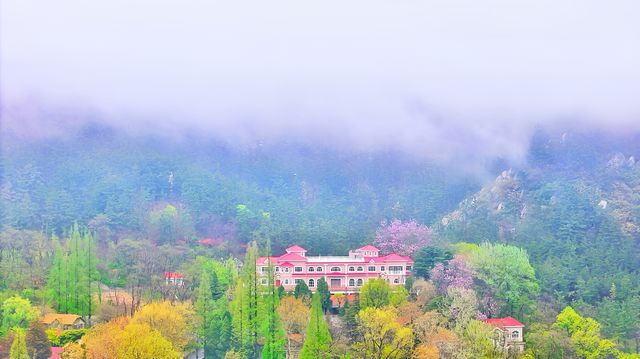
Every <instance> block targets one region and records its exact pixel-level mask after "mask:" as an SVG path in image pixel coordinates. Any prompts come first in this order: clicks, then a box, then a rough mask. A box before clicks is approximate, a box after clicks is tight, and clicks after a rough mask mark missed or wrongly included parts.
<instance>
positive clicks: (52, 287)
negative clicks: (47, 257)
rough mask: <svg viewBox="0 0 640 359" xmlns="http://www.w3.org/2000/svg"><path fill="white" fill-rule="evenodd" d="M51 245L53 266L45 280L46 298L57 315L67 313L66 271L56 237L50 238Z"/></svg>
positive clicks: (62, 254) (63, 257) (64, 261)
mask: <svg viewBox="0 0 640 359" xmlns="http://www.w3.org/2000/svg"><path fill="white" fill-rule="evenodd" d="M51 242H52V245H53V264H52V266H51V270H50V272H49V278H48V280H47V296H48V299H49V301H51V302H52V304H53V306H54V308H55V309H56V310H57V311H58V312H59V313H65V312H66V311H67V300H66V295H67V280H66V276H67V270H66V260H65V256H64V253H63V251H62V246H61V245H60V242H59V241H58V237H56V235H55V234H54V235H53V236H51Z"/></svg>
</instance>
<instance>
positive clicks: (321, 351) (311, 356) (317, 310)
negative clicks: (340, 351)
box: [300, 292, 331, 359]
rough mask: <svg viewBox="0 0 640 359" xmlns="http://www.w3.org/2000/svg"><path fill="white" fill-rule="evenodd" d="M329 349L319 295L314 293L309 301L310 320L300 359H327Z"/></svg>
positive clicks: (327, 333) (328, 338)
mask: <svg viewBox="0 0 640 359" xmlns="http://www.w3.org/2000/svg"><path fill="white" fill-rule="evenodd" d="M330 349H331V334H330V333H329V327H328V326H327V322H326V321H325V319H324V314H323V312H322V303H321V299H320V294H319V293H317V292H316V293H315V294H314V295H313V299H312V301H311V318H310V320H309V326H307V333H306V335H305V339H304V344H303V346H302V351H301V352H300V359H316V358H327V357H329V351H330Z"/></svg>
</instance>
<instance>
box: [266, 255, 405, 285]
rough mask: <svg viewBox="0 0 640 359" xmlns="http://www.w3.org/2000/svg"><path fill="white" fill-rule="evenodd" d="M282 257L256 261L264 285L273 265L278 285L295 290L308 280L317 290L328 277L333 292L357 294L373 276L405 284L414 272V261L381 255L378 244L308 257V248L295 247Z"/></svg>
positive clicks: (398, 256) (308, 283) (307, 282)
mask: <svg viewBox="0 0 640 359" xmlns="http://www.w3.org/2000/svg"><path fill="white" fill-rule="evenodd" d="M286 252H287V253H285V254H283V255H281V256H279V257H260V258H258V259H257V260H256V267H257V271H258V276H260V277H261V278H260V282H261V284H267V278H266V275H267V273H268V268H269V264H271V265H273V266H274V271H275V277H276V286H280V285H282V286H283V287H284V289H285V290H286V291H290V290H293V289H294V288H295V286H296V283H297V282H298V281H304V282H305V283H306V284H307V286H308V287H309V289H311V290H312V291H315V289H316V287H317V283H318V279H320V278H322V277H324V278H325V280H326V281H327V284H328V285H329V290H330V291H331V292H332V293H354V292H358V291H359V290H360V287H362V285H363V284H364V283H365V282H366V281H367V280H369V279H371V278H383V279H385V280H386V281H387V282H389V284H391V285H403V284H404V282H405V280H406V277H407V276H408V275H410V274H411V266H412V265H413V260H412V259H411V258H410V257H406V256H401V255H398V254H395V253H392V254H388V255H385V256H380V250H379V249H378V248H376V247H374V246H370V245H368V246H364V247H361V248H358V249H356V250H353V251H349V255H348V256H317V257H311V256H309V257H307V250H306V249H304V248H302V247H300V246H297V245H295V246H291V247H289V248H287V249H286Z"/></svg>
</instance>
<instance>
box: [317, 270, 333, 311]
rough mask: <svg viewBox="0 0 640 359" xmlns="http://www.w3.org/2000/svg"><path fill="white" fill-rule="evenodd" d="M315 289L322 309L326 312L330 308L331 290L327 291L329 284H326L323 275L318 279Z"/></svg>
mask: <svg viewBox="0 0 640 359" xmlns="http://www.w3.org/2000/svg"><path fill="white" fill-rule="evenodd" d="M316 291H317V292H318V293H320V299H321V300H320V301H321V302H322V310H323V311H324V312H325V313H326V312H327V310H329V309H331V292H329V284H327V281H326V280H325V279H324V277H320V279H318V283H317V288H316Z"/></svg>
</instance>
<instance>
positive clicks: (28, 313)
mask: <svg viewBox="0 0 640 359" xmlns="http://www.w3.org/2000/svg"><path fill="white" fill-rule="evenodd" d="M37 318H38V310H37V309H36V308H34V307H32V306H31V302H30V301H29V299H26V298H22V297H19V296H14V297H11V298H8V299H7V300H5V301H4V303H2V328H0V329H1V331H2V334H3V335H4V334H5V333H7V332H8V331H9V330H11V329H13V328H27V327H28V326H29V325H30V324H31V322H33V321H34V320H36V319H37Z"/></svg>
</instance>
